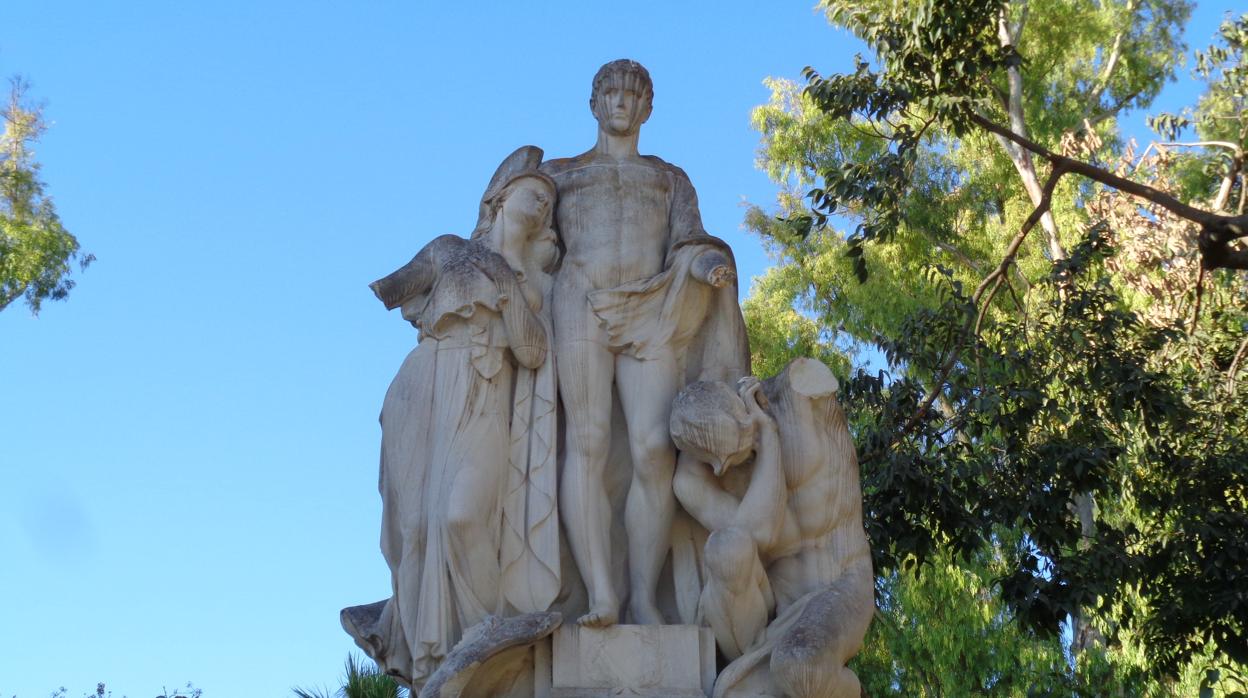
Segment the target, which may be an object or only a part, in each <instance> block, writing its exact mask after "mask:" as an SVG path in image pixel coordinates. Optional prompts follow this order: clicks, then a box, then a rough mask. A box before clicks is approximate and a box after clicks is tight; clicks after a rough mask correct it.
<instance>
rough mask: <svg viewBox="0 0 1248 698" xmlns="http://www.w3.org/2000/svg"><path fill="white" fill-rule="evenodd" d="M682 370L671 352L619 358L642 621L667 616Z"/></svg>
mask: <svg viewBox="0 0 1248 698" xmlns="http://www.w3.org/2000/svg"><path fill="white" fill-rule="evenodd" d="M678 375H679V372H678V371H677V368H676V359H675V357H674V356H672V355H670V354H668V355H666V356H663V357H660V358H656V359H649V360H646V361H641V360H638V359H635V358H633V357H631V356H626V355H620V356H619V357H618V358H617V360H616V385H617V386H618V388H619V391H620V405H621V407H622V408H623V410H624V419H625V421H626V422H627V423H628V441H629V447H630V449H631V451H632V456H633V481H632V483H631V484H630V486H629V489H628V502H627V504H626V506H625V510H624V523H625V525H626V526H627V528H628V581H629V587H630V589H629V603H628V608H629V611H631V612H632V616H633V622H634V623H638V624H641V625H658V624H661V623H662V622H663V616H662V614H661V613H660V612H659V608H658V604H657V603H656V601H655V595H656V592H657V588H658V583H659V573H660V571H661V570H662V569H663V561H664V559H666V557H667V551H668V548H669V547H670V543H671V531H672V517H673V515H674V514H675V512H676V496H675V494H674V493H673V491H672V475H673V473H674V471H675V468H676V448H675V446H673V445H672V439H671V436H670V432H669V427H668V418H669V417H670V415H671V410H672V400H674V399H675V398H676V393H677V391H678V390H679V389H680V387H681V386H680V385H678V383H679V377H678Z"/></svg>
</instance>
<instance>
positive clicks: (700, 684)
mask: <svg viewBox="0 0 1248 698" xmlns="http://www.w3.org/2000/svg"><path fill="white" fill-rule="evenodd" d="M551 655H552V656H551V660H552V663H553V668H552V671H551V694H550V695H551V696H552V698H606V697H608V696H612V697H614V696H647V697H648V698H706V697H707V696H709V695H711V688H712V687H713V686H714V684H715V637H714V636H713V635H712V634H711V631H710V629H709V628H699V627H697V626H694V625H614V626H611V627H609V628H604V629H592V628H582V627H580V626H578V625H565V626H563V627H560V628H559V629H558V630H556V631H555V634H554V636H553V641H552V651H551Z"/></svg>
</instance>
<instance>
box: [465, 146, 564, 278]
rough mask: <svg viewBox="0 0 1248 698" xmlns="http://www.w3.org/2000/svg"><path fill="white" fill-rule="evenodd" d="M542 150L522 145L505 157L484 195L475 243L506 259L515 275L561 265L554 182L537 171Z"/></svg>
mask: <svg viewBox="0 0 1248 698" xmlns="http://www.w3.org/2000/svg"><path fill="white" fill-rule="evenodd" d="M541 162H542V150H541V149H540V148H537V147H535V146H531V145H528V146H524V147H522V148H519V149H517V150H516V151H515V152H514V153H512V154H511V155H509V156H507V158H506V159H505V160H503V162H502V164H501V165H499V166H498V170H497V171H496V172H495V173H494V176H493V177H492V178H491V179H490V184H489V186H488V187H486V189H485V194H483V195H482V196H481V207H480V211H479V213H478V217H477V227H476V229H474V230H473V231H472V236H471V237H472V239H473V240H477V241H479V242H481V243H484V244H485V245H486V246H487V247H489V248H490V249H492V250H494V251H495V252H498V253H499V254H501V255H503V257H504V258H505V259H507V262H508V263H509V264H510V265H511V266H512V268H513V269H515V270H516V271H517V272H521V273H526V274H532V273H537V272H550V271H551V270H552V269H553V268H554V265H555V262H556V261H557V260H558V255H559V250H558V242H557V238H556V236H555V231H554V212H555V182H554V180H552V179H551V178H550V177H549V176H547V175H546V173H544V172H541V171H539V170H538V166H539V165H540V164H541Z"/></svg>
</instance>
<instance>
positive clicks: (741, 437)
mask: <svg viewBox="0 0 1248 698" xmlns="http://www.w3.org/2000/svg"><path fill="white" fill-rule="evenodd" d="M738 391H739V395H738ZM738 391H734V390H733V389H732V388H730V387H728V386H727V385H726V384H724V383H720V382H700V383H694V384H692V385H690V386H688V387H686V388H685V389H684V390H683V391H682V392H681V393H680V395H679V396H678V397H677V399H676V403H675V406H674V407H673V411H672V417H671V429H672V436H673V439H674V440H675V442H676V445H677V446H678V447H679V448H680V452H681V456H680V463H679V465H678V466H677V472H676V477H675V490H676V496H677V497H678V498H679V501H680V503H681V505H682V506H683V507H684V508H685V510H687V511H688V512H689V514H690V515H691V516H692V517H693V518H694V519H695V520H696V521H697V522H698V523H699V524H701V525H702V526H704V527H705V528H706V529H707V530H708V531H710V536H709V538H707V540H706V542H705V545H704V548H703V551H702V552H703V559H702V561H701V569H702V570H703V575H704V577H703V582H702V590H701V595H700V598H699V600H698V612H699V614H700V616H701V618H702V619H703V620H704V621H705V622H706V623H707V624H709V625H710V626H711V628H712V629H713V630H714V632H715V638H716V641H717V642H718V644H719V647H720V651H721V652H723V654H724V656H725V657H727V658H728V659H730V660H732V661H731V663H730V664H729V665H728V666H727V667H726V668H725V669H724V670H723V672H721V673H720V675H719V678H718V679H717V680H716V683H715V693H714V695H715V697H716V698H727V697H730V696H741V697H745V696H750V697H754V696H781V695H783V696H793V697H794V698H808V697H809V698H814V697H819V698H830V697H833V696H836V697H840V696H846V697H854V698H856V697H857V696H858V695H859V692H860V687H859V684H858V679H857V677H856V676H855V675H854V673H853V672H852V671H850V670H849V669H848V668H846V667H845V662H846V661H848V660H849V659H850V658H851V657H853V655H854V654H856V653H857V652H858V650H859V649H860V647H861V645H862V639H863V637H864V636H865V635H866V631H867V626H868V625H869V624H870V622H871V616H872V613H873V611H874V603H873V588H874V585H873V581H872V571H871V552H870V550H869V548H868V546H867V537H866V533H865V531H864V530H863V525H862V490H861V485H860V483H859V476H858V460H857V456H856V454H855V451H854V445H853V442H852V441H851V439H850V436H849V429H848V427H847V425H846V422H845V413H844V412H843V411H842V410H841V407H840V405H839V403H838V402H837V400H836V391H837V383H836V379H835V378H834V377H833V376H832V373H831V372H830V371H829V370H828V368H827V367H826V366H824V365H823V364H822V363H820V362H818V361H815V360H814V359H796V360H794V361H793V362H792V363H790V364H789V366H787V367H786V368H785V370H784V371H783V372H781V374H780V375H778V376H776V377H775V378H772V379H769V380H767V381H765V382H763V383H761V384H760V383H759V382H758V381H757V380H755V379H744V380H743V381H741V383H739V389H738ZM751 458H752V463H750V462H749V460H750V459H751ZM738 474H739V475H738ZM730 475H737V476H736V477H729V476H730ZM695 552H696V551H695Z"/></svg>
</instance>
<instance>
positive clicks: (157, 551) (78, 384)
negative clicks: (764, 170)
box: [0, 0, 1238, 698]
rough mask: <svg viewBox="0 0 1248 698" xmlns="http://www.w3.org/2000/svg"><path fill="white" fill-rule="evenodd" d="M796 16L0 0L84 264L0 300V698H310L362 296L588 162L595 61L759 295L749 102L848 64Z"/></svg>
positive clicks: (373, 544)
mask: <svg viewBox="0 0 1248 698" xmlns="http://www.w3.org/2000/svg"><path fill="white" fill-rule="evenodd" d="M812 4H813V3H812V2H811V0H799V1H792V0H783V1H775V2H770V3H761V2H747V1H744V0H743V1H740V2H731V1H724V2H716V3H699V4H696V5H695V4H694V3H687V2H671V1H670V0H669V1H666V2H648V1H638V0H634V1H633V2H629V3H618V4H610V5H608V4H600V3H588V2H558V3H555V2H551V3H542V4H540V5H539V4H536V3H522V2H481V3H471V4H469V3H439V4H434V3H399V2H393V3H385V2H366V3H365V2H361V3H330V2H225V1H219V2H213V3H175V2H128V3H103V2H78V3H72V2H13V1H9V2H5V3H4V5H3V6H0V74H14V73H21V74H23V75H25V76H27V77H28V78H29V79H30V81H31V82H32V83H33V90H32V96H33V97H34V98H36V99H41V100H45V101H46V103H47V107H46V116H47V118H48V120H49V121H50V122H51V129H50V130H49V132H48V133H47V135H46V136H45V138H44V139H43V141H42V142H41V143H40V144H39V147H38V159H39V160H40V161H41V162H42V163H43V167H44V169H43V177H44V179H45V180H46V182H47V184H48V191H49V193H50V194H51V195H52V196H53V197H54V199H55V201H56V204H57V207H58V210H59V212H60V214H61V216H62V217H63V219H64V221H65V223H66V225H67V227H68V228H69V229H70V230H71V231H73V232H74V233H75V234H76V235H77V236H78V238H79V240H80V242H81V243H82V245H83V249H84V250H85V251H88V252H91V253H94V254H95V255H96V256H97V257H98V261H97V262H96V263H95V264H94V265H93V266H92V267H91V268H90V269H88V270H87V271H86V272H85V273H81V274H78V275H77V279H78V281H79V285H78V287H77V288H76V289H75V290H74V292H73V293H72V294H71V296H70V299H69V300H68V301H67V302H63V303H52V304H48V305H45V307H44V310H43V312H42V313H41V314H40V315H39V316H38V317H37V318H34V317H32V316H31V315H30V314H29V312H27V310H26V309H25V308H24V307H21V306H18V305H14V306H12V307H10V308H9V309H8V310H7V311H6V312H4V313H0V399H2V400H3V405H4V408H5V409H4V415H3V418H2V419H0V696H3V697H4V698H8V697H9V696H12V695H17V696H20V697H21V698H35V697H37V696H45V695H47V694H48V693H50V692H51V691H53V690H54V689H56V688H57V687H59V686H65V687H67V688H68V689H69V692H70V695H71V696H77V695H81V694H82V693H85V692H87V691H88V690H92V689H93V688H94V686H95V684H96V682H98V681H105V682H107V683H108V685H109V686H110V688H112V689H114V690H115V691H116V693H117V695H118V696H120V695H121V694H123V693H125V694H128V695H130V696H131V697H132V698H141V697H144V696H154V695H157V694H158V693H159V692H160V689H161V687H162V686H168V687H171V688H172V687H173V686H175V685H181V684H184V683H185V682H186V681H188V680H189V681H194V682H195V683H196V685H197V686H200V687H201V688H203V689H204V690H205V694H206V696H208V698H218V697H221V698H225V697H234V696H277V695H289V687H290V686H291V685H295V684H299V685H322V684H325V685H335V683H334V682H335V681H336V677H337V675H338V674H339V673H340V671H341V664H342V660H343V658H344V657H345V655H346V654H347V652H348V651H350V650H352V649H353V645H352V644H351V642H350V640H349V638H348V637H347V636H346V635H345V634H344V633H343V632H342V630H341V629H340V628H339V626H338V618H337V614H338V609H339V608H341V607H342V606H345V605H352V604H357V603H364V602H370V601H374V600H377V599H381V598H384V597H385V596H386V595H387V594H388V592H389V579H388V573H387V571H386V567H385V564H384V563H383V561H382V559H381V555H380V552H379V550H378V546H377V538H378V519H379V515H380V501H379V499H378V496H377V493H376V477H377V451H378V437H379V429H378V427H377V422H376V417H377V412H378V410H379V408H380V405H381V399H382V396H383V394H384V392H385V389H386V386H387V384H388V383H389V381H390V379H391V377H392V376H393V374H394V371H395V370H396V369H397V368H398V365H399V363H400V362H401V360H402V358H403V356H404V355H405V354H406V352H407V351H408V350H409V349H410V348H411V347H412V345H413V344H414V343H415V339H416V336H415V332H414V330H412V328H411V327H410V326H409V325H407V324H406V323H404V322H403V321H402V320H401V319H400V318H399V317H398V315H397V313H386V312H385V310H384V308H383V307H382V306H381V304H380V303H379V302H377V300H376V299H375V298H374V297H373V296H372V294H371V292H370V291H369V289H368V288H367V284H368V282H369V281H372V280H373V279H376V278H378V277H380V276H382V275H384V274H386V273H388V272H390V271H392V270H393V269H395V268H396V267H398V266H399V265H400V264H402V263H403V262H405V261H406V260H408V259H409V258H410V257H411V255H412V254H414V253H415V252H416V251H417V250H418V249H419V248H420V247H421V246H422V245H423V244H424V243H425V242H427V241H428V240H429V239H431V238H432V237H434V236H436V235H439V234H443V233H448V232H449V233H459V234H466V233H467V232H468V231H469V230H470V229H471V227H472V225H473V223H474V222H475V217H476V211H477V202H478V200H479V198H480V195H481V192H482V190H483V188H484V187H485V184H486V182H487V181H488V179H489V176H490V175H491V174H492V173H493V171H494V168H495V167H496V166H497V164H498V162H499V161H500V160H501V159H502V157H503V156H505V155H506V154H508V153H509V152H511V151H512V150H513V149H514V148H516V147H517V146H519V145H523V144H528V143H532V144H536V145H539V146H541V147H543V148H544V149H545V150H546V152H547V154H548V155H549V156H566V155H573V154H576V153H579V152H581V151H583V150H585V149H587V148H588V147H589V146H590V145H591V144H592V143H593V140H594V135H595V124H594V121H593V119H592V117H591V115H590V113H589V110H588V105H587V101H588V97H589V83H590V79H591V77H592V76H593V74H594V71H595V70H596V69H597V68H598V66H599V65H601V64H602V63H604V62H606V61H608V60H611V59H615V58H620V57H630V58H634V59H636V60H639V61H641V62H642V63H643V64H645V65H646V66H647V67H648V68H649V69H650V71H651V74H652V76H653V78H654V81H655V107H654V115H653V116H652V118H651V119H650V122H649V123H648V124H647V125H646V126H645V128H644V129H643V132H642V140H641V149H642V151H643V152H648V153H654V154H658V155H661V156H662V157H664V158H665V159H667V160H668V161H670V162H673V163H676V164H678V165H680V166H681V167H683V168H684V169H685V170H686V172H688V174H689V176H690V177H691V179H692V180H693V183H694V185H695V186H696V187H697V189H698V192H699V196H700V199H701V207H702V214H703V219H704V222H705V224H706V227H707V229H708V230H710V231H711V232H713V233H715V234H718V235H721V236H723V237H724V238H726V239H727V240H728V241H729V242H730V243H731V244H732V245H733V247H734V249H735V250H736V251H737V257H738V263H739V267H740V272H741V275H742V276H743V277H747V278H748V277H751V276H754V275H757V274H760V273H761V272H762V271H763V269H764V268H765V267H766V265H767V260H766V257H765V255H764V254H763V252H762V249H761V247H760V245H759V243H758V241H757V240H756V239H754V238H752V237H751V236H749V235H747V234H745V233H744V232H743V231H742V230H741V229H740V224H741V219H742V216H743V213H744V211H743V209H742V202H743V201H744V200H750V201H753V202H757V203H767V202H769V201H771V200H772V198H773V196H774V187H773V186H772V185H771V184H770V183H768V181H767V179H766V177H765V176H764V175H762V174H761V173H759V172H757V171H755V169H754V168H753V160H754V151H755V148H756V147H757V134H755V133H754V132H753V131H751V129H750V128H749V121H748V118H749V111H750V109H751V107H753V106H754V105H756V104H759V103H761V102H763V101H765V99H766V98H767V91H766V89H765V88H764V87H763V86H762V84H761V82H762V80H763V78H764V77H767V76H786V77H793V78H796V77H797V76H798V74H799V71H800V70H801V68H802V67H803V66H805V65H807V64H811V65H814V66H816V67H818V68H820V69H821V70H823V71H824V72H831V71H834V70H838V69H845V68H847V67H848V66H849V65H850V63H849V61H850V57H851V56H852V54H853V53H854V51H855V50H857V44H856V42H855V41H854V40H853V39H852V38H850V37H848V36H847V35H845V34H842V33H838V32H836V31H834V30H832V29H830V28H829V27H828V26H827V25H826V24H825V23H824V21H823V19H822V17H821V16H820V15H819V14H818V13H817V12H815V11H813V10H812V9H811V5H812ZM1237 6H1238V3H1237V2H1235V1H1234V0H1225V1H1224V2H1222V3H1204V4H1203V6H1202V7H1201V9H1200V12H1199V14H1198V16H1197V20H1196V22H1195V23H1194V25H1193V28H1192V29H1191V33H1190V34H1189V43H1191V44H1193V45H1195V46H1204V45H1205V44H1206V43H1208V37H1209V36H1211V34H1212V32H1213V29H1214V28H1215V26H1216V23H1217V20H1218V18H1219V16H1220V15H1221V12H1222V11H1223V10H1226V9H1232V8H1234V7H1237ZM1190 96H1191V95H1190V92H1184V91H1183V90H1182V89H1176V90H1171V91H1169V92H1167V94H1166V96H1165V97H1164V100H1168V102H1166V103H1168V104H1170V105H1171V106H1175V105H1178V104H1181V103H1183V102H1185V101H1187V100H1188V99H1190ZM1135 128H1140V126H1139V124H1138V123H1137V124H1136V125H1135Z"/></svg>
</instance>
